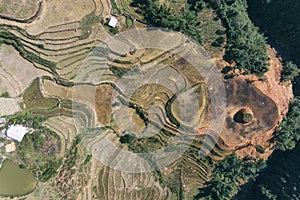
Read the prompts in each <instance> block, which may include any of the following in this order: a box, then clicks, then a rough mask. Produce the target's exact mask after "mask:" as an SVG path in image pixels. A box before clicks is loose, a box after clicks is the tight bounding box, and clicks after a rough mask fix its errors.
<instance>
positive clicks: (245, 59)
mask: <svg viewBox="0 0 300 200" xmlns="http://www.w3.org/2000/svg"><path fill="white" fill-rule="evenodd" d="M196 2H197V1H196ZM207 2H208V4H209V5H210V6H211V7H212V8H214V9H215V10H216V11H217V13H218V15H219V17H220V18H221V19H222V21H223V23H224V24H225V26H226V29H227V32H226V35H227V44H226V47H225V48H226V52H225V56H224V59H225V60H227V61H228V62H233V63H235V66H236V67H237V68H238V69H240V70H242V69H243V70H245V72H244V73H245V74H249V73H251V74H256V75H258V76H262V75H263V74H264V73H265V72H266V71H268V69H269V68H268V60H269V58H268V54H267V48H266V41H265V38H264V37H263V36H262V35H261V34H260V33H259V32H258V29H257V28H256V27H254V25H253V24H252V22H251V21H250V19H249V17H248V13H247V2H246V0H237V1H233V0H207Z"/></svg>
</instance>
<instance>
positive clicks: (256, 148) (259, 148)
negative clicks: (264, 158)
mask: <svg viewBox="0 0 300 200" xmlns="http://www.w3.org/2000/svg"><path fill="white" fill-rule="evenodd" d="M255 150H256V151H257V152H258V153H262V154H264V153H265V149H264V148H263V147H262V146H260V145H256V146H255Z"/></svg>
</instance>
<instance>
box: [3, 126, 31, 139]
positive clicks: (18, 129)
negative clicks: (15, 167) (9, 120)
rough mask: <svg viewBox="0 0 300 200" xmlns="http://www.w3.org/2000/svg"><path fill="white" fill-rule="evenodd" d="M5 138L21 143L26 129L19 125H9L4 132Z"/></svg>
mask: <svg viewBox="0 0 300 200" xmlns="http://www.w3.org/2000/svg"><path fill="white" fill-rule="evenodd" d="M6 134H7V137H10V138H12V139H14V140H17V141H19V142H21V141H22V140H23V137H24V135H25V134H26V128H25V127H23V126H20V125H11V126H10V127H9V128H8V129H7V131H6Z"/></svg>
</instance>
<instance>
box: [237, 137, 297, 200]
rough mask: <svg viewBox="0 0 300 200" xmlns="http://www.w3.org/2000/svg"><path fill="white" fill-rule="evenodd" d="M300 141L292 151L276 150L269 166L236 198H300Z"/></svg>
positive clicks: (247, 199)
mask: <svg viewBox="0 0 300 200" xmlns="http://www.w3.org/2000/svg"><path fill="white" fill-rule="evenodd" d="M299 163H300V143H298V145H297V147H296V148H295V149H293V150H291V151H288V152H283V151H276V152H275V153H274V154H273V155H272V156H271V158H270V159H269V160H268V162H267V166H268V167H267V168H266V169H265V171H264V172H263V173H262V174H261V175H260V176H259V177H258V178H257V179H256V181H250V182H249V183H248V184H246V185H245V186H244V187H243V188H242V190H241V191H240V192H239V193H238V194H237V196H236V197H235V198H234V199H236V200H241V199H243V200H252V199H259V200H283V199H295V200H296V199H300V184H299V180H300V174H299V171H300V165H299Z"/></svg>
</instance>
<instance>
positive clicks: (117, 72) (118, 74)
mask: <svg viewBox="0 0 300 200" xmlns="http://www.w3.org/2000/svg"><path fill="white" fill-rule="evenodd" d="M109 69H110V70H111V71H112V73H114V75H115V76H116V77H118V78H122V76H124V75H125V74H127V73H128V72H129V71H130V69H126V68H121V67H115V66H111V67H110V68H109Z"/></svg>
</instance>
